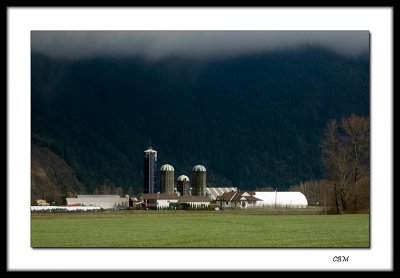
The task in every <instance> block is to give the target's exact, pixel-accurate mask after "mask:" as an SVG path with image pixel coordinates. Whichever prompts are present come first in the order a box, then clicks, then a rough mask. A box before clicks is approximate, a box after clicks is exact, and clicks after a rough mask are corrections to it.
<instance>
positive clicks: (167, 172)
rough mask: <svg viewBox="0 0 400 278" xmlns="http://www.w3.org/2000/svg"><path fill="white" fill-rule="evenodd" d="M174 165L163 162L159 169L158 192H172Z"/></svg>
mask: <svg viewBox="0 0 400 278" xmlns="http://www.w3.org/2000/svg"><path fill="white" fill-rule="evenodd" d="M174 182H175V177H174V167H172V166H171V165H169V164H165V165H163V166H162V167H161V169H160V193H161V194H171V195H172V194H174Z"/></svg>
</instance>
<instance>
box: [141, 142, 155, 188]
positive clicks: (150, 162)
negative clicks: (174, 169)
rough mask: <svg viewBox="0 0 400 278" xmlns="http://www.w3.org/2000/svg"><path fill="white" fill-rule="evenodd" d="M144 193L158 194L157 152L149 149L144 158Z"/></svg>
mask: <svg viewBox="0 0 400 278" xmlns="http://www.w3.org/2000/svg"><path fill="white" fill-rule="evenodd" d="M143 177H144V179H143V193H156V192H158V188H157V151H155V150H153V148H152V147H149V148H148V149H147V150H145V151H144V156H143Z"/></svg>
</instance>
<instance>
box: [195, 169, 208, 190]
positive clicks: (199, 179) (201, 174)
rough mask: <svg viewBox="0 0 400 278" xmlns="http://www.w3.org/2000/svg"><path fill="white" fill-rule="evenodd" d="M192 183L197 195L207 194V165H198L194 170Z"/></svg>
mask: <svg viewBox="0 0 400 278" xmlns="http://www.w3.org/2000/svg"><path fill="white" fill-rule="evenodd" d="M192 185H193V191H194V194H193V195H195V196H206V187H207V182H206V167H204V166H203V165H196V166H194V167H193V171H192Z"/></svg>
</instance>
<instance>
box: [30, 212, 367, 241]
mask: <svg viewBox="0 0 400 278" xmlns="http://www.w3.org/2000/svg"><path fill="white" fill-rule="evenodd" d="M31 246H32V247H263V248H265V247H301V248H304V247H312V248H315V247H352V248H354V247H369V215H366V214H364V215H360V214H354V215H272V214H263V213H260V212H257V213H254V214H253V213H251V211H249V210H247V211H246V212H245V213H240V212H231V213H229V212H226V211H210V212H207V211H204V212H202V211H197V212H196V211H195V212H190V211H171V212H162V211H161V212H157V211H124V212H98V213H33V214H32V216H31Z"/></svg>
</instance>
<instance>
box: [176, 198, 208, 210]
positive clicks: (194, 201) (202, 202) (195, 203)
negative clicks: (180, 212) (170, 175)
mask: <svg viewBox="0 0 400 278" xmlns="http://www.w3.org/2000/svg"><path fill="white" fill-rule="evenodd" d="M210 201H211V200H210V198H209V197H208V196H181V197H180V198H179V203H188V204H190V206H191V207H194V208H201V207H208V206H209V205H210Z"/></svg>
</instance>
